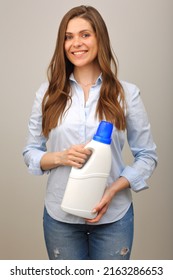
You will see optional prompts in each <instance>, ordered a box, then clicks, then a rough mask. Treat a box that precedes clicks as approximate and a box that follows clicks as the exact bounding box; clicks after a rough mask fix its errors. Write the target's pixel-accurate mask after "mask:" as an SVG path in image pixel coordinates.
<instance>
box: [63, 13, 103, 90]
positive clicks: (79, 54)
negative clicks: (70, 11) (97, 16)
mask: <svg viewBox="0 0 173 280" xmlns="http://www.w3.org/2000/svg"><path fill="white" fill-rule="evenodd" d="M65 38H66V40H65V53H66V56H67V58H68V59H69V60H70V62H71V63H72V64H73V65H74V66H76V67H80V70H81V67H82V68H85V69H86V67H87V68H88V69H86V71H87V72H88V74H89V73H90V76H91V77H92V80H91V81H90V80H89V77H88V74H87V75H86V76H85V80H83V81H80V82H81V83H83V84H89V85H91V84H93V83H94V81H96V79H97V77H98V75H99V74H100V72H101V70H100V67H99V64H98V61H96V58H97V52H98V46H97V45H98V43H97V39H96V35H95V32H94V30H93V28H92V26H91V25H90V23H89V22H88V21H86V20H85V19H82V18H74V19H71V20H70V21H69V23H68V25H67V31H66V37H65ZM89 68H90V69H89ZM76 70H77V69H76ZM90 70H92V72H93V73H95V77H94V79H93V73H91V72H90ZM76 72H77V71H76ZM78 75H79V73H78V74H77V73H76V75H75V78H76V79H77V80H78V81H79V78H78V77H77V76H78Z"/></svg>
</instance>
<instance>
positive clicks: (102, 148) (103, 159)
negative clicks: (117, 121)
mask: <svg viewBox="0 0 173 280" xmlns="http://www.w3.org/2000/svg"><path fill="white" fill-rule="evenodd" d="M112 129H113V125H112V124H111V123H109V122H106V121H102V122H100V124H99V127H98V129H97V132H96V134H95V135H94V137H93V139H92V140H91V141H90V142H89V143H88V144H87V145H86V146H85V148H87V149H90V150H91V151H92V154H91V156H90V158H89V159H88V161H87V162H86V163H85V164H84V166H83V167H82V168H80V169H79V168H75V167H72V169H71V172H70V175H69V180H68V183H67V186H66V190H65V193H64V197H63V200H62V204H61V208H62V210H64V211H65V212H68V213H70V214H73V215H76V216H80V217H83V218H89V219H93V218H94V217H95V216H97V213H92V210H93V209H94V207H95V206H96V205H97V204H98V203H99V202H100V200H101V198H102V196H103V193H104V190H105V187H106V181H107V178H108V176H109V172H110V168H111V149H110V143H111V134H112Z"/></svg>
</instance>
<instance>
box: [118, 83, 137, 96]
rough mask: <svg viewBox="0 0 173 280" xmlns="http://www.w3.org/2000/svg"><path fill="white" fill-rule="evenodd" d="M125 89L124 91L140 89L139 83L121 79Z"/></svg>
mask: <svg viewBox="0 0 173 280" xmlns="http://www.w3.org/2000/svg"><path fill="white" fill-rule="evenodd" d="M120 83H121V85H122V87H123V89H124V92H125V93H129V94H130V93H131V94H132V93H133V92H135V91H139V88H138V86H137V85H135V84H133V83H129V82H126V81H120Z"/></svg>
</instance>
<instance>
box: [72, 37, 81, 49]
mask: <svg viewBox="0 0 173 280" xmlns="http://www.w3.org/2000/svg"><path fill="white" fill-rule="evenodd" d="M73 46H74V47H75V48H79V47H80V46H82V42H81V40H80V38H78V37H77V38H74V41H73Z"/></svg>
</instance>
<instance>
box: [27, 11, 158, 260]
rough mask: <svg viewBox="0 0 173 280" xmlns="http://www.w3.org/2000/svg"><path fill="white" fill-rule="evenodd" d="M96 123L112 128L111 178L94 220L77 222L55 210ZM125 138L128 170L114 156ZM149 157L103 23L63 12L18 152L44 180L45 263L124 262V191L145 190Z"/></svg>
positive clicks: (129, 212) (139, 111)
mask: <svg viewBox="0 0 173 280" xmlns="http://www.w3.org/2000/svg"><path fill="white" fill-rule="evenodd" d="M101 120H106V121H109V122H111V123H112V124H113V126H114V129H113V134H112V143H111V151H112V162H111V171H110V174H109V177H108V180H107V182H106V186H105V193H104V194H103V197H102V199H101V201H100V202H99V203H98V205H95V207H94V209H95V212H96V213H97V216H96V217H95V218H94V219H91V220H85V219H83V218H82V217H78V216H75V215H71V214H68V213H66V212H64V211H63V210H62V209H61V202H62V198H63V196H64V192H65V189H66V185H67V181H68V178H69V173H70V170H71V167H76V168H80V167H81V166H82V165H83V164H84V163H85V162H86V160H87V158H88V156H89V155H90V154H91V152H90V150H89V149H87V148H85V145H86V143H87V142H88V141H89V140H91V139H92V138H93V135H94V134H95V132H96V129H97V127H98V124H99V122H100V121H101ZM125 130H126V131H125ZM126 136H127V140H128V142H129V146H130V148H131V151H132V154H133V156H134V162H133V163H132V164H131V166H126V164H125V163H124V160H123V155H122V148H123V146H124V143H125V139H126ZM48 139H49V142H50V151H47V144H46V143H47V141H48ZM155 150H156V146H155V144H154V142H153V139H152V135H151V131H150V124H149V122H148V117H147V114H146V111H145V108H144V106H143V103H142V100H141V97H140V93H139V89H138V88H137V87H136V86H135V85H133V84H129V83H127V82H120V81H119V80H118V77H117V64H116V60H115V58H114V56H113V53H112V50H111V47H110V40H109V35H108V31H107V28H106V25H105V22H104V20H103V18H102V17H101V15H100V13H99V12H98V11H97V10H96V9H95V8H93V7H91V6H79V7H75V8H73V9H71V10H70V11H69V12H67V13H66V14H65V16H64V17H63V19H62V21H61V23H60V27H59V31H58V37H57V43H56V47H55V51H54V54H53V57H52V60H51V62H50V65H49V67H48V83H46V84H42V85H41V87H40V89H39V90H38V92H37V95H36V99H35V102H34V105H33V109H32V114H31V117H30V121H29V138H28V142H27V145H26V147H25V149H24V152H23V155H24V159H25V163H26V164H27V166H28V168H29V171H30V172H31V173H33V174H37V175H38V174H40V175H42V174H44V173H47V172H48V173H49V179H48V182H47V191H46V198H45V209H44V235H45V242H46V247H47V251H48V255H49V258H50V259H57V260H60V259H110V260H111V259H112V260H115V259H122V260H124V259H129V258H130V253H131V248H132V241H133V204H132V195H131V190H133V191H135V192H138V191H140V190H143V189H145V188H147V187H148V185H147V182H146V181H147V179H148V178H149V177H150V176H151V174H152V172H153V171H154V169H155V167H156V163H157V155H156V151H155ZM91 157H92V155H91ZM78 195H79V194H78V193H76V196H78Z"/></svg>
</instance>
